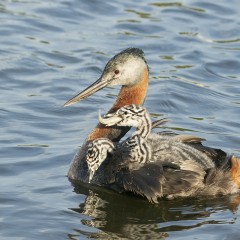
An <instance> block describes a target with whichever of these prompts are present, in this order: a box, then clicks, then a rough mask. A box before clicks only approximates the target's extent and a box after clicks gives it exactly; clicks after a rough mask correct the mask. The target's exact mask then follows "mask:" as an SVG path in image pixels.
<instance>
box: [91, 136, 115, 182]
mask: <svg viewBox="0 0 240 240" xmlns="http://www.w3.org/2000/svg"><path fill="white" fill-rule="evenodd" d="M114 149H115V146H114V144H113V143H112V141H111V140H109V139H107V138H98V139H96V140H94V141H92V142H90V143H89V145H88V148H87V155H86V161H87V164H88V168H89V183H90V182H91V180H92V178H93V176H94V173H95V172H96V171H97V169H98V168H99V167H100V165H101V164H102V162H103V161H104V160H105V159H106V158H107V155H108V153H112V152H113V151H114Z"/></svg>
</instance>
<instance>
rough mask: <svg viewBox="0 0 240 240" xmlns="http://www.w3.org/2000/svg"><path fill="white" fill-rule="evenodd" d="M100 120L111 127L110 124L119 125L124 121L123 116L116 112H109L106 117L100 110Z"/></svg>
mask: <svg viewBox="0 0 240 240" xmlns="http://www.w3.org/2000/svg"><path fill="white" fill-rule="evenodd" d="M98 120H99V122H100V123H102V124H103V125H106V126H107V127H109V126H113V125H117V124H118V123H119V122H121V121H122V118H121V117H120V116H119V115H117V114H115V113H109V114H107V115H105V116H104V117H102V116H101V113H100V111H99V113H98Z"/></svg>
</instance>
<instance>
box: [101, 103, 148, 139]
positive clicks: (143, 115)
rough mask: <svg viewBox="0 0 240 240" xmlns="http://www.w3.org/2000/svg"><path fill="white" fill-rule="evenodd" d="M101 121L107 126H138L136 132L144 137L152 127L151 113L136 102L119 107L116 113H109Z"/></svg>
mask: <svg viewBox="0 0 240 240" xmlns="http://www.w3.org/2000/svg"><path fill="white" fill-rule="evenodd" d="M98 119H99V122H100V123H102V124H104V125H106V126H113V125H116V126H129V127H135V128H137V131H136V132H135V133H134V134H139V135H140V136H142V137H143V138H145V137H147V136H148V134H149V133H150V131H151V129H152V121H151V118H150V114H149V113H148V111H147V110H146V108H144V107H143V106H138V105H135V104H131V105H127V106H124V107H121V108H120V109H118V110H117V111H116V112H115V113H108V114H106V115H105V116H104V118H102V117H101V115H100V114H99V116H98Z"/></svg>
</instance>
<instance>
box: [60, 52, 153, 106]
mask: <svg viewBox="0 0 240 240" xmlns="http://www.w3.org/2000/svg"><path fill="white" fill-rule="evenodd" d="M146 68H147V69H148V66H147V63H146V60H145V59H144V53H143V51H142V50H141V49H139V48H127V49H125V50H123V51H122V52H120V53H118V54H117V55H115V56H114V57H113V58H112V59H111V60H109V62H108V63H107V65H106V66H105V68H104V70H103V73H102V75H101V77H100V78H99V79H98V80H97V81H96V82H95V83H93V84H92V85H91V86H89V87H88V88H86V89H85V90H83V91H82V92H80V93H79V94H77V95H76V96H74V97H73V98H72V99H70V100H69V101H67V102H66V103H65V104H64V106H69V105H71V104H74V103H76V102H78V101H80V100H82V99H84V98H87V97H89V96H90V95H92V94H93V93H95V92H97V91H99V90H100V89H102V88H104V87H106V86H114V85H122V86H134V85H136V84H137V83H138V82H139V81H140V80H141V76H142V75H143V73H144V71H145V70H146Z"/></svg>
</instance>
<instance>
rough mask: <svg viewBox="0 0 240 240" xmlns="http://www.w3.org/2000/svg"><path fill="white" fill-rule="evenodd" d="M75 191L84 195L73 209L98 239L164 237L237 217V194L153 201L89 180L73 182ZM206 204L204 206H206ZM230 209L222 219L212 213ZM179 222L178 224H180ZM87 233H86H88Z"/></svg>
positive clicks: (230, 221) (229, 222) (234, 219)
mask: <svg viewBox="0 0 240 240" xmlns="http://www.w3.org/2000/svg"><path fill="white" fill-rule="evenodd" d="M73 185H74V190H75V192H76V193H79V194H84V195H86V198H85V201H84V202H83V203H81V204H80V205H79V207H78V208H74V209H72V210H73V211H75V212H78V213H80V214H83V215H85V216H88V217H90V218H89V219H82V220H81V224H83V225H85V226H87V227H92V228H95V229H97V230H98V231H97V233H96V232H94V233H90V237H91V238H97V239H135V240H136V239H166V238H167V237H168V236H169V232H172V231H174V232H175V231H184V230H187V229H194V228H198V227H200V226H202V225H206V224H223V223H224V224H232V223H234V222H235V221H236V220H237V215H236V214H235V213H236V212H237V211H238V205H239V202H240V194H239V195H234V196H230V197H229V196H223V197H219V198H212V199H209V198H208V199H204V198H202V199H199V198H198V199H195V198H193V199H191V200H189V199H188V200H187V199H176V200H172V201H169V200H161V201H160V202H159V204H155V205H152V204H150V205H149V203H148V202H147V201H146V200H145V199H141V198H137V197H135V196H134V195H132V196H129V195H118V194H117V193H115V192H112V191H110V190H107V189H106V190H105V191H103V190H102V188H99V187H96V188H91V189H89V184H79V182H78V183H73ZM206 206H207V207H206ZM220 211H221V212H222V211H229V212H232V218H230V219H227V220H226V221H225V220H222V219H219V218H218V217H216V219H214V216H215V215H214V213H218V212H220ZM179 223H180V224H179ZM88 236H89V235H88Z"/></svg>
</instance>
